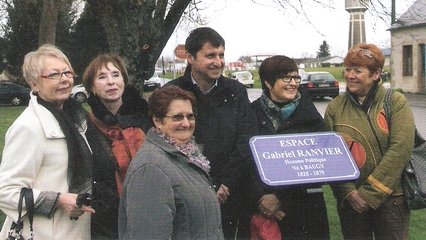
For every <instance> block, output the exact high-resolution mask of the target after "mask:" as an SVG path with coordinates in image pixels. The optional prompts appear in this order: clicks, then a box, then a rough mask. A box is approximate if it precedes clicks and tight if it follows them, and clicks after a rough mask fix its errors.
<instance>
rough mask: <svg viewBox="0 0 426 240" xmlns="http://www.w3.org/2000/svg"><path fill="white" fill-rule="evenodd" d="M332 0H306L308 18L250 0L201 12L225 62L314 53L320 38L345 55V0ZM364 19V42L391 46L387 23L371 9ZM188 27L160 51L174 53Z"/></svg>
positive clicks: (230, 0)
mask: <svg viewBox="0 0 426 240" xmlns="http://www.w3.org/2000/svg"><path fill="white" fill-rule="evenodd" d="M413 1H414V0H403V1H400V0H398V1H397V5H396V7H397V11H396V12H397V16H398V15H400V14H402V13H404V12H405V11H406V10H407V7H408V6H409V5H411V3H412V2H413ZM221 2H222V4H221ZM259 2H268V1H266V0H263V1H259ZM269 2H271V1H269ZM323 2H325V3H328V2H330V1H329V0H323ZM332 2H334V5H333V6H332V8H324V7H320V6H318V5H315V6H312V3H311V2H310V1H305V3H306V4H308V5H306V6H305V11H306V13H307V16H308V17H309V20H310V22H311V23H309V22H308V21H307V20H306V19H305V18H304V17H303V16H302V15H298V13H297V12H296V11H295V10H293V9H288V10H286V11H282V10H280V9H279V8H277V7H271V6H263V5H259V4H255V3H253V2H252V1H251V0H216V1H215V4H214V5H210V6H209V7H208V8H206V10H203V12H202V14H203V15H206V16H207V18H208V19H207V20H208V23H207V24H206V26H208V27H212V28H213V29H215V30H216V31H217V32H219V34H221V35H222V37H223V38H224V39H225V61H226V62H232V61H237V60H238V59H239V58H240V57H241V56H250V55H256V54H282V55H286V56H288V57H292V58H301V57H315V56H316V53H317V51H318V50H319V46H320V45H321V44H322V42H323V41H324V40H325V41H327V43H328V45H329V47H330V54H331V55H333V56H344V55H345V53H346V51H347V49H348V39H349V37H348V35H349V13H348V12H347V11H346V10H345V1H343V0H334V1H332ZM382 2H385V3H387V2H389V3H388V4H389V5H390V2H391V1H390V0H384V1H382ZM309 4H310V5H309ZM219 6H221V7H219ZM365 21H366V23H365V24H366V37H367V42H368V43H374V44H376V45H378V46H379V47H381V48H389V47H390V32H389V31H387V29H388V28H389V27H388V26H387V25H386V23H385V22H383V21H382V20H380V19H378V18H377V17H375V16H374V13H373V12H372V11H369V10H367V12H366V13H365ZM189 31H190V30H188V31H185V30H182V29H180V30H179V29H177V30H175V33H174V34H173V35H172V37H171V38H170V40H169V42H168V43H167V45H166V47H165V49H164V51H163V56H170V57H172V56H174V55H173V50H174V48H175V47H176V46H177V45H178V44H184V43H185V39H186V37H187V36H188V34H189Z"/></svg>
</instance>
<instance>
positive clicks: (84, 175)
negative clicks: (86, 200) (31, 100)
mask: <svg viewBox="0 0 426 240" xmlns="http://www.w3.org/2000/svg"><path fill="white" fill-rule="evenodd" d="M37 102H38V103H39V104H40V105H42V106H43V107H45V108H46V109H47V110H49V111H50V112H51V113H52V114H53V116H54V117H55V118H56V120H57V121H58V123H59V126H60V128H61V130H62V132H63V133H64V135H65V140H66V142H67V149H68V185H69V187H68V188H69V192H70V193H86V192H88V191H90V189H91V187H92V161H93V160H92V152H91V151H90V149H89V147H88V145H87V143H86V140H85V139H84V138H83V136H82V135H81V134H80V132H79V131H78V129H83V127H82V125H83V124H84V123H85V121H86V118H85V113H86V111H85V110H84V108H83V107H81V105H80V104H78V103H77V102H76V101H75V100H74V99H72V98H68V99H67V100H66V101H65V102H64V105H63V110H61V109H59V108H57V107H56V106H55V105H54V104H52V103H50V102H47V101H45V100H43V99H41V98H40V97H38V98H37Z"/></svg>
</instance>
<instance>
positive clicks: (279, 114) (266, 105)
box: [260, 92, 302, 131]
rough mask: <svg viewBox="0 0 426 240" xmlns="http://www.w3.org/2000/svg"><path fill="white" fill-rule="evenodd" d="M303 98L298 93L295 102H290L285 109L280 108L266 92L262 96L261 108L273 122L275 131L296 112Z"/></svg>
mask: <svg viewBox="0 0 426 240" xmlns="http://www.w3.org/2000/svg"><path fill="white" fill-rule="evenodd" d="M301 96H302V95H301V94H300V93H299V92H297V95H296V97H295V98H294V100H293V101H291V102H289V103H288V104H286V105H284V106H283V107H279V106H277V104H275V103H274V102H273V101H272V100H271V99H270V98H269V97H268V96H267V95H266V94H265V92H263V93H262V96H260V107H261V108H262V110H263V112H264V113H265V114H266V116H267V117H268V118H269V119H270V120H271V122H272V125H273V126H274V129H275V131H276V130H277V129H278V128H279V127H280V126H281V125H282V124H283V122H284V121H285V120H286V119H287V118H289V117H290V115H291V114H292V113H293V112H294V111H295V110H296V108H297V106H298V105H299V102H300V98H301Z"/></svg>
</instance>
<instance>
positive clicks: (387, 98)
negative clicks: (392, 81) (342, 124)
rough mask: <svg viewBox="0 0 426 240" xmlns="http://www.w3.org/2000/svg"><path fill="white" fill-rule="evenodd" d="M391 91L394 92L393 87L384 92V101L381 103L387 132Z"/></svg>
mask: <svg viewBox="0 0 426 240" xmlns="http://www.w3.org/2000/svg"><path fill="white" fill-rule="evenodd" d="M393 92H395V90H393V89H391V90H389V91H387V92H386V95H385V101H384V103H383V108H384V110H385V117H386V122H387V124H388V130H389V132H390V120H391V108H390V100H391V97H392V94H393Z"/></svg>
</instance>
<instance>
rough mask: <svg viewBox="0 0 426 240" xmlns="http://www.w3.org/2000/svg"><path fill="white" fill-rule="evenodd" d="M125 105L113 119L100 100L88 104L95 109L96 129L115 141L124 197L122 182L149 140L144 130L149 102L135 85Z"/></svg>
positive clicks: (92, 115)
mask: <svg viewBox="0 0 426 240" xmlns="http://www.w3.org/2000/svg"><path fill="white" fill-rule="evenodd" d="M122 98H123V105H122V106H121V107H120V109H119V110H118V112H117V114H115V115H113V114H112V113H111V112H110V111H108V109H107V108H106V107H105V105H104V104H103V103H102V102H101V100H100V99H99V97H97V96H94V95H91V96H90V97H89V99H88V103H89V105H90V107H91V110H92V111H91V112H90V114H89V116H90V119H91V120H92V122H93V123H94V124H95V125H96V127H97V128H98V129H99V130H100V131H101V132H102V133H103V134H104V135H105V136H106V137H107V138H108V139H109V140H110V141H111V149H112V153H113V155H114V158H115V160H116V162H117V164H118V167H117V166H116V164H114V165H115V166H116V180H117V188H118V189H117V190H118V193H119V194H121V190H122V182H123V181H124V178H125V176H126V172H127V169H128V168H129V164H130V161H131V160H132V158H133V157H134V156H135V154H136V152H137V151H138V149H139V147H140V146H141V145H142V143H143V142H144V140H145V133H144V132H143V131H142V129H141V127H143V126H148V125H149V124H148V123H144V121H145V119H146V117H144V116H146V109H147V106H146V102H145V101H144V100H143V99H141V98H140V96H139V93H138V91H137V90H136V88H135V87H134V86H132V85H127V86H126V88H125V89H124V93H123V96H122Z"/></svg>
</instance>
